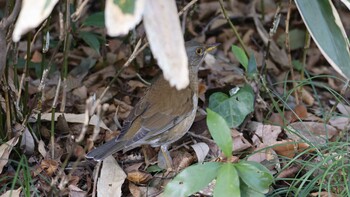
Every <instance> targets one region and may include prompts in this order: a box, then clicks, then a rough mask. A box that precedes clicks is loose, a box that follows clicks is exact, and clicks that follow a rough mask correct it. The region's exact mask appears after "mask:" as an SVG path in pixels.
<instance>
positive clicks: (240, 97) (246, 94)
mask: <svg viewBox="0 0 350 197" xmlns="http://www.w3.org/2000/svg"><path fill="white" fill-rule="evenodd" d="M209 108H210V109H211V110H213V111H215V112H216V113H218V114H220V116H222V117H223V118H224V119H225V120H226V122H227V124H228V126H229V127H230V128H236V127H238V126H239V125H240V124H242V122H243V121H244V119H245V117H246V116H247V115H248V114H250V113H251V112H253V111H254V92H253V90H252V88H251V87H250V86H249V85H245V86H244V87H242V88H240V89H239V91H238V92H237V93H236V94H234V95H233V96H231V97H229V96H228V95H226V94H224V93H221V92H217V93H214V94H212V95H211V96H210V97H209Z"/></svg>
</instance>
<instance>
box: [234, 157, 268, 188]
mask: <svg viewBox="0 0 350 197" xmlns="http://www.w3.org/2000/svg"><path fill="white" fill-rule="evenodd" d="M234 165H235V167H236V169H237V171H238V174H239V177H240V178H241V179H242V180H243V181H244V182H245V183H246V184H247V186H248V187H250V188H252V189H253V190H255V191H257V192H261V193H264V194H265V193H267V192H268V191H269V187H270V185H271V184H272V181H273V177H272V175H271V174H270V173H269V172H267V171H266V168H262V167H261V166H259V167H256V166H257V165H258V164H257V163H255V162H244V161H241V162H239V163H237V164H234Z"/></svg>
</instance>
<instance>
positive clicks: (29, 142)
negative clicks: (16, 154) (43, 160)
mask: <svg viewBox="0 0 350 197" xmlns="http://www.w3.org/2000/svg"><path fill="white" fill-rule="evenodd" d="M20 148H21V149H22V151H23V153H25V154H26V155H32V154H33V153H34V148H35V144H34V138H33V136H32V134H31V133H30V131H29V129H28V128H27V127H26V128H25V129H24V132H23V135H22V139H21V145H20Z"/></svg>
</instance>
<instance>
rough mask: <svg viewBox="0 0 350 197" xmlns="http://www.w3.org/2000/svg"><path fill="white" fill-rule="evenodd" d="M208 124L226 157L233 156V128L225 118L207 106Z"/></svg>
mask: <svg viewBox="0 0 350 197" xmlns="http://www.w3.org/2000/svg"><path fill="white" fill-rule="evenodd" d="M207 125H208V129H209V132H210V134H211V136H212V137H213V139H214V141H215V142H216V144H217V145H218V146H219V147H220V148H221V150H222V151H223V152H224V154H225V155H226V157H231V156H232V137H231V130H230V128H229V127H228V125H227V123H226V121H225V119H224V118H223V117H221V116H220V115H219V114H217V113H215V112H214V111H212V110H210V109H209V108H207Z"/></svg>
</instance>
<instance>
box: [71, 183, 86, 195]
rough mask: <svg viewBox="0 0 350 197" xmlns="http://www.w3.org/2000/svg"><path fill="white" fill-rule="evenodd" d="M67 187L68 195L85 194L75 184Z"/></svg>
mask: <svg viewBox="0 0 350 197" xmlns="http://www.w3.org/2000/svg"><path fill="white" fill-rule="evenodd" d="M68 189H69V196H70V197H85V196H87V192H85V191H83V190H82V189H80V188H79V187H77V186H75V185H69V186H68Z"/></svg>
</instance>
